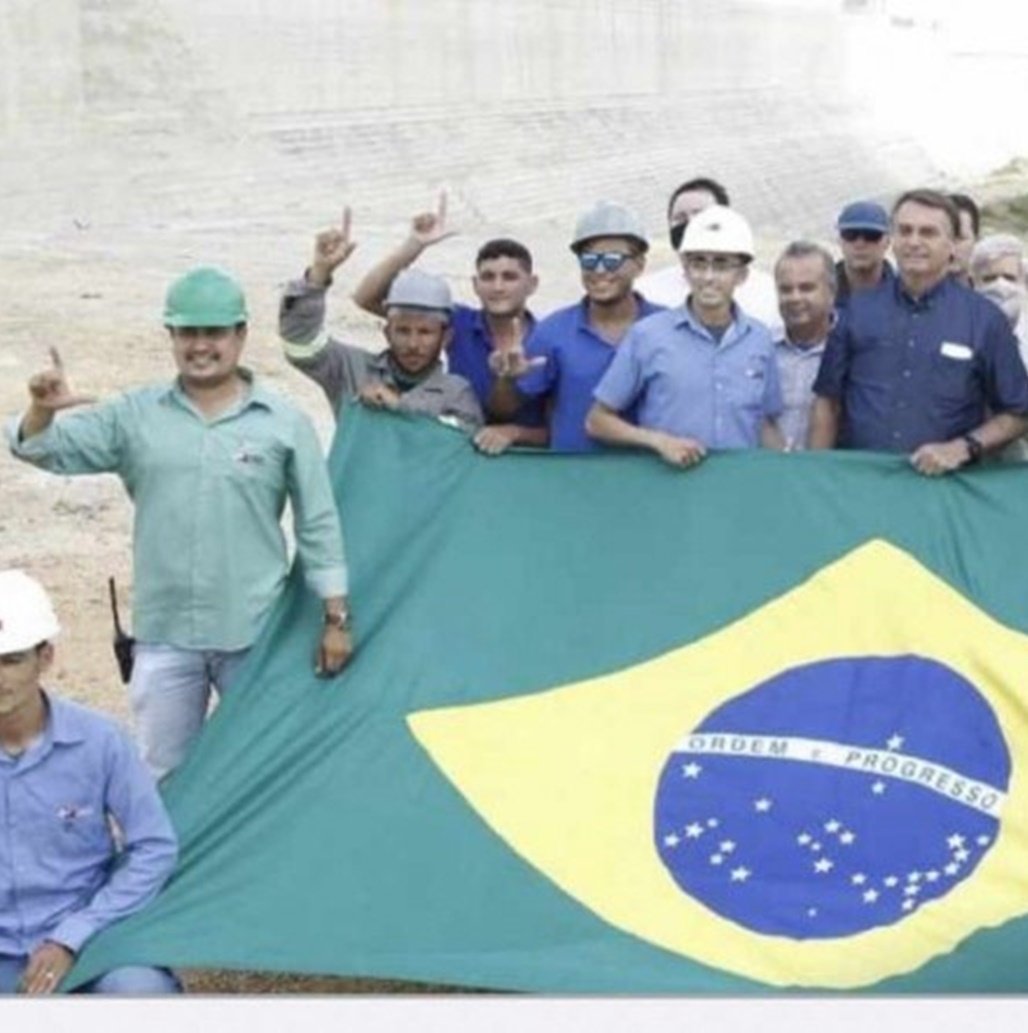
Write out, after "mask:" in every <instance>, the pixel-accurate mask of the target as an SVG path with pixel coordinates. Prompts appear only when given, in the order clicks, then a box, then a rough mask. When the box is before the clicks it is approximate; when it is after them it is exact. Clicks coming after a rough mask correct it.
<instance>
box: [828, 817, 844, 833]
mask: <svg viewBox="0 0 1028 1033" xmlns="http://www.w3.org/2000/svg"><path fill="white" fill-rule="evenodd" d="M841 828H842V822H841V821H836V820H835V819H834V818H832V820H831V821H826V822H825V832H838V831H839V829H841Z"/></svg>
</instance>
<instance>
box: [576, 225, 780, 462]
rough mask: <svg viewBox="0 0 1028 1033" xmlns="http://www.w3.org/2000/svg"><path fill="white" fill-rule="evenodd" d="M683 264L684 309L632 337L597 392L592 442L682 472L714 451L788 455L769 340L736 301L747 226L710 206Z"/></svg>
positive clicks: (747, 250) (687, 243)
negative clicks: (648, 455)
mask: <svg viewBox="0 0 1028 1033" xmlns="http://www.w3.org/2000/svg"><path fill="white" fill-rule="evenodd" d="M681 256H682V266H683V268H684V270H685V277H686V280H688V282H689V296H688V299H687V301H686V303H685V304H684V305H680V306H679V307H678V308H674V309H669V310H667V311H666V312H661V313H658V314H657V315H654V316H651V317H650V318H649V319H644V320H643V321H642V322H640V323H638V324H637V325H636V326H635V327H634V328H633V329H632V331H631V332H630V333H629V335H628V337H627V338H626V339H625V342H624V344H623V345H622V346H621V348H620V349H619V350H618V353H617V355H616V356H615V358H614V361H613V362H612V363H611V365H610V368H609V369H608V370H607V372H606V374H605V375H604V377H603V379H602V380H601V381H600V382H599V384H598V385H597V387H596V390H595V392H594V397H595V402H594V404H593V406H592V408H591V409H590V411H589V417H588V420H587V421H586V427H587V429H588V431H589V433H590V434H592V435H593V436H594V437H595V438H597V439H598V440H600V441H603V442H606V443H607V444H610V445H621V446H629V447H633V446H634V447H640V448H648V449H650V450H652V451H653V452H655V453H656V454H657V455H659V456H660V457H661V458H662V459H663V460H664V461H665V462H667V463H669V464H671V465H672V466H679V467H690V466H694V465H695V464H696V463H698V462H700V461H701V460H702V459H703V458H704V457H705V456H706V454H707V451H708V449H736V448H757V447H759V446H761V445H763V446H764V447H767V448H781V447H782V439H781V435H780V433H779V431H778V428H777V425H776V422H775V421H776V419H777V417H778V415H779V413H780V412H781V410H782V399H781V391H780V389H779V384H778V372H777V368H776V366H775V357H774V346H773V344H772V342H771V335H770V333H769V331H768V329H767V327H766V326H764V324H763V323H760V322H758V321H757V320H755V319H751V318H750V317H749V316H747V315H746V313H745V312H743V311H742V310H741V309H740V308H739V306H738V305H736V304H735V302H734V301H733V296H734V294H735V291H736V289H737V288H738V287H739V286H740V284H742V283H743V282H744V281H745V279H746V274H747V270H748V267H749V263H750V262H751V261H752V260H753V233H752V231H751V230H750V227H749V224H748V223H747V222H746V220H745V219H744V218H743V217H742V216H741V215H739V214H738V213H737V212H734V211H732V210H731V209H730V208H725V207H723V206H722V205H712V206H710V207H708V208H706V209H704V210H703V211H702V212H701V213H700V214H699V215H697V216H696V217H695V218H694V219H692V220H691V221H690V222H689V225H688V227H687V228H686V230H685V234H684V236H683V237H682V248H681ZM628 413H634V418H632V419H629V418H627V414H628Z"/></svg>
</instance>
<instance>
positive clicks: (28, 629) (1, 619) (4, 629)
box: [0, 570, 61, 656]
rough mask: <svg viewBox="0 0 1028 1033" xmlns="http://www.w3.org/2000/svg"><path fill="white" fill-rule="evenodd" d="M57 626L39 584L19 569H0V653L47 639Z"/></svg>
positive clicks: (54, 632)
mask: <svg viewBox="0 0 1028 1033" xmlns="http://www.w3.org/2000/svg"><path fill="white" fill-rule="evenodd" d="M60 630H61V626H60V625H59V624H58V623H57V615H56V614H55V613H54V608H53V606H51V605H50V597H49V596H48V595H47V594H46V590H45V589H44V588H43V586H42V585H41V584H40V583H39V582H38V581H36V580H35V578H31V577H29V576H28V574H26V573H25V572H24V571H22V570H0V656H2V655H3V654H4V653H20V652H21V651H22V650H24V649H31V648H32V647H33V646H38V645H39V644H40V643H41V642H48V641H49V640H50V639H52V638H53V637H54V636H55V635H56V634H57V633H58V632H59V631H60Z"/></svg>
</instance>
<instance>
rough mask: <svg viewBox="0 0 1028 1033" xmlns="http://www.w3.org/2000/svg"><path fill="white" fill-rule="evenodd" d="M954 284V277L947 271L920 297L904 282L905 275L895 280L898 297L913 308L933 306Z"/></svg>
mask: <svg viewBox="0 0 1028 1033" xmlns="http://www.w3.org/2000/svg"><path fill="white" fill-rule="evenodd" d="M953 286H954V282H953V277H952V276H950V275H949V273H947V274H946V275H945V276H944V277H943V278H942V279H941V280H940V281H939V282H938V283H937V284H936V285H935V286H934V287H931V288H930V289H929V290H927V291H925V292H924V294H922V295H921V296H920V297H919V298H915V297H914V296H913V295H911V294H910V293H909V292H908V291H907V288H906V285H905V284H904V283H903V277H902V276H897V277H896V279H895V280H894V281H893V288H894V290H895V291H896V297H897V298H899V300H900V301H902V302H903V303H904V304H905V305H908V306H909V307H911V308H931V307H932V306H933V305H934V304H935V303H936V302H937V301H938V300H940V299H941V298H942V297H944V296H945V295H946V294H947V293H948V292H949V291H950V290H951V289H952V288H953Z"/></svg>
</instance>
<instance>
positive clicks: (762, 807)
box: [753, 796, 771, 813]
mask: <svg viewBox="0 0 1028 1033" xmlns="http://www.w3.org/2000/svg"><path fill="white" fill-rule="evenodd" d="M753 809H754V810H755V811H760V812H762V813H764V812H766V811H769V810H771V801H770V800H769V799H768V798H767V797H766V796H762V797H761V798H760V799H759V800H754V801H753Z"/></svg>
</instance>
